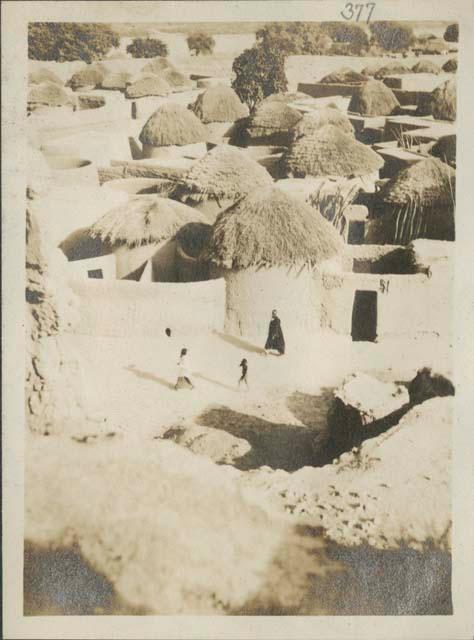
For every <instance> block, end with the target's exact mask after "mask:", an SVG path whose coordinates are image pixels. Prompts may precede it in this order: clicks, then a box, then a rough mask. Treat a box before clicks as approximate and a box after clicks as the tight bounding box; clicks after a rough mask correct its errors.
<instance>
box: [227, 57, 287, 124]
mask: <svg viewBox="0 0 474 640" xmlns="http://www.w3.org/2000/svg"><path fill="white" fill-rule="evenodd" d="M232 70H233V72H234V73H235V79H234V80H233V81H232V88H233V89H234V91H235V92H236V93H237V95H238V96H239V98H240V99H241V100H242V102H245V103H246V104H247V106H248V107H249V109H250V111H253V110H254V109H255V107H256V106H257V105H258V104H259V102H261V101H262V100H263V99H264V98H266V97H267V96H269V95H271V94H272V93H280V92H283V91H286V90H287V88H288V81H287V79H286V75H285V57H284V55H283V54H282V52H281V51H280V50H279V49H277V48H275V47H263V46H261V45H256V46H254V47H252V48H251V49H245V51H244V52H243V53H241V54H240V56H238V57H237V58H236V59H235V60H234V62H233V64H232Z"/></svg>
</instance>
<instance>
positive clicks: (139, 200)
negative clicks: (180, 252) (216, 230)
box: [89, 195, 206, 247]
mask: <svg viewBox="0 0 474 640" xmlns="http://www.w3.org/2000/svg"><path fill="white" fill-rule="evenodd" d="M188 222H206V218H205V217H204V215H203V214H202V213H201V212H200V211H198V210H197V209H193V208H192V207H188V206H186V205H185V204H181V203H180V202H176V201H175V200H169V199H168V198H159V197H157V196H155V195H142V196H134V197H131V198H129V200H128V202H126V203H125V204H122V205H120V206H118V207H115V208H114V209H112V210H111V211H109V212H107V213H106V214H105V215H104V216H102V217H101V218H99V220H97V222H95V223H94V224H93V225H92V226H91V227H90V229H89V232H90V235H91V236H92V237H100V238H101V239H102V241H104V242H109V243H110V244H112V245H115V244H126V245H127V246H129V247H135V246H139V245H142V244H151V243H155V242H156V243H157V242H162V241H163V240H168V239H170V238H172V237H174V235H175V234H176V233H177V232H178V231H179V229H180V228H181V227H182V226H183V225H185V224H187V223H188Z"/></svg>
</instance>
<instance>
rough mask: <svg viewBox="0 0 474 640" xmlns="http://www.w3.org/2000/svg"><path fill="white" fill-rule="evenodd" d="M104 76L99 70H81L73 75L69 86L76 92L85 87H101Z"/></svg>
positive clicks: (68, 83)
mask: <svg viewBox="0 0 474 640" xmlns="http://www.w3.org/2000/svg"><path fill="white" fill-rule="evenodd" d="M103 79H104V74H103V73H102V72H101V71H100V70H99V69H97V68H88V69H81V70H80V71H76V73H73V74H72V76H71V78H70V79H69V80H68V82H67V85H68V86H69V87H71V89H73V90H74V91H76V90H77V89H82V88H83V87H93V88H97V87H100V86H101V84H102V80H103Z"/></svg>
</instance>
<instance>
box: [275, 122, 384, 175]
mask: <svg viewBox="0 0 474 640" xmlns="http://www.w3.org/2000/svg"><path fill="white" fill-rule="evenodd" d="M283 165H284V167H285V169H286V171H287V173H288V174H289V175H292V176H293V177H295V178H305V177H306V176H315V177H318V176H321V177H322V176H344V177H352V176H365V175H369V174H371V173H374V172H376V171H378V170H379V169H380V168H381V167H382V166H383V159H382V158H381V157H380V156H379V155H378V154H377V153H375V151H373V150H372V149H371V148H370V147H368V146H366V145H365V144H362V142H358V141H357V140H355V139H354V138H353V137H352V136H351V135H348V134H347V133H344V132H343V131H341V130H340V129H338V128H337V127H335V126H334V125H326V126H324V127H322V128H321V129H318V130H317V131H315V132H314V133H313V134H312V135H310V136H304V137H303V138H300V139H299V140H297V141H296V142H295V143H294V144H292V146H291V147H290V149H289V151H288V153H287V154H285V155H284V157H283Z"/></svg>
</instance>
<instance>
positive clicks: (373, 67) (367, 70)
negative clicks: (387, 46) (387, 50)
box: [361, 62, 383, 77]
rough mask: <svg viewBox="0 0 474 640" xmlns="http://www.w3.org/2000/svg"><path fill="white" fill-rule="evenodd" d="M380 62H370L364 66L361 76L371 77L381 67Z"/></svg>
mask: <svg viewBox="0 0 474 640" xmlns="http://www.w3.org/2000/svg"><path fill="white" fill-rule="evenodd" d="M382 66H383V65H382V64H381V63H380V62H371V63H370V64H368V65H367V66H366V67H364V68H363V69H362V71H361V74H362V75H363V76H369V77H373V76H375V74H376V73H377V71H379V69H381V68H382Z"/></svg>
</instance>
